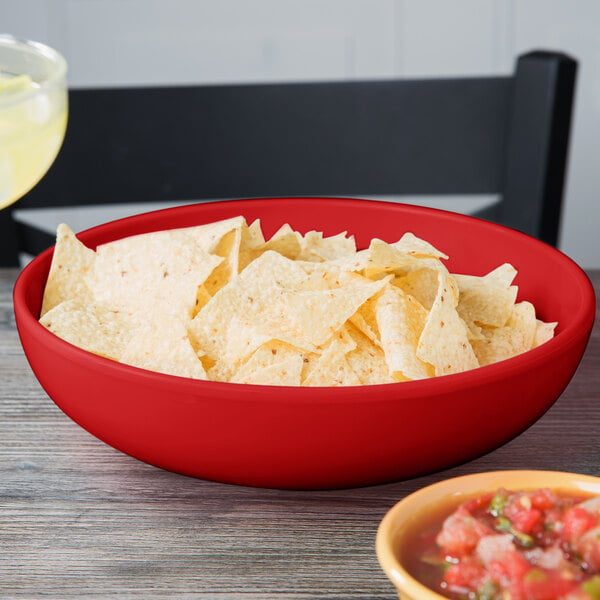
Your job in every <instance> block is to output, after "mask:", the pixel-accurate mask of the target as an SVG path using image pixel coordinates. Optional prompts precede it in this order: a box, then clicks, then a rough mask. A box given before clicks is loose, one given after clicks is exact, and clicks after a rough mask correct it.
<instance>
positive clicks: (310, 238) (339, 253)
mask: <svg viewBox="0 0 600 600" xmlns="http://www.w3.org/2000/svg"><path fill="white" fill-rule="evenodd" d="M347 235H348V233H347V232H346V231H343V232H342V233H339V234H337V235H333V236H329V237H324V236H323V233H321V232H320V231H309V232H308V233H307V234H306V235H305V236H304V237H302V239H301V250H300V253H299V255H298V256H297V257H296V258H297V259H298V260H306V261H310V262H323V261H326V260H337V259H344V258H347V257H350V256H353V255H354V254H355V253H356V242H355V240H354V236H350V237H347Z"/></svg>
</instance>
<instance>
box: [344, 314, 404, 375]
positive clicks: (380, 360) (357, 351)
mask: <svg viewBox="0 0 600 600" xmlns="http://www.w3.org/2000/svg"><path fill="white" fill-rule="evenodd" d="M345 327H346V331H347V332H348V333H349V335H350V336H351V337H352V339H353V340H354V344H355V348H354V349H353V350H351V351H350V352H348V353H347V354H346V360H347V361H348V364H349V365H350V367H351V368H352V370H353V371H354V372H355V373H356V375H357V376H358V378H359V380H360V382H361V384H362V385H375V384H381V383H394V381H395V379H394V378H393V377H392V376H391V375H390V374H389V368H388V365H387V362H386V360H385V354H384V353H383V350H382V349H381V347H380V346H379V344H377V345H376V344H374V343H373V341H372V340H371V339H370V338H368V337H367V336H366V335H364V334H363V333H362V332H361V331H359V330H358V329H357V328H356V327H354V326H353V325H351V324H346V326H345Z"/></svg>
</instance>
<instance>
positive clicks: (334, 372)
mask: <svg viewBox="0 0 600 600" xmlns="http://www.w3.org/2000/svg"><path fill="white" fill-rule="evenodd" d="M347 349H348V346H347V344H346V342H345V341H343V340H340V339H339V338H338V337H334V338H333V339H332V341H331V342H330V343H329V345H328V346H326V347H325V348H324V350H323V353H322V354H321V356H320V358H319V359H318V360H317V361H316V362H315V364H314V366H313V368H312V369H311V370H310V371H309V372H308V374H307V376H306V378H305V379H304V381H303V382H302V385H303V386H306V387H326V386H327V387H328V386H332V387H337V386H348V385H360V379H359V377H358V375H357V374H356V373H355V372H354V369H352V367H351V366H350V364H349V363H348V361H347V360H346V351H347Z"/></svg>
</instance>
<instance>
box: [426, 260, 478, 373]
mask: <svg viewBox="0 0 600 600" xmlns="http://www.w3.org/2000/svg"><path fill="white" fill-rule="evenodd" d="M438 278H439V286H438V292H437V295H436V298H435V300H434V302H433V305H432V307H431V310H430V311H429V314H428V315H427V319H426V321H425V326H424V327H423V332H422V333H421V337H420V338H419V344H418V346H417V356H418V357H419V358H420V359H421V360H422V361H424V362H427V363H429V364H431V365H433V367H434V369H435V375H448V374H451V373H460V372H462V371H466V370H468V369H475V368H476V367H478V366H479V362H478V361H477V357H476V356H475V353H474V352H473V348H472V346H471V343H470V340H469V335H468V330H467V326H466V325H465V323H464V321H463V320H462V319H461V318H460V316H459V314H458V312H457V310H456V307H457V305H458V289H457V286H456V283H455V281H454V279H453V278H452V276H450V275H449V274H447V273H444V272H442V271H439V272H438Z"/></svg>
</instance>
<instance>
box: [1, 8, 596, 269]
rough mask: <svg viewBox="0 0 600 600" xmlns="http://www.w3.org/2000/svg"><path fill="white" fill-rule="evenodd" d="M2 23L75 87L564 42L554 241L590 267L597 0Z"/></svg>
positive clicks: (420, 63) (285, 75) (44, 15)
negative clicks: (564, 131) (60, 61)
mask: <svg viewBox="0 0 600 600" xmlns="http://www.w3.org/2000/svg"><path fill="white" fill-rule="evenodd" d="M0 31H2V32H3V33H11V34H13V35H17V36H21V37H26V38H30V39H34V40H37V41H41V42H45V43H47V44H49V45H51V46H53V47H55V48H56V49H58V50H60V51H61V52H62V53H63V54H64V55H65V57H66V58H67V61H68V63H69V84H70V86H71V87H79V88H81V87H94V86H125V85H167V84H188V83H234V82H236V83H237V82H277V81H318V80H325V79H368V78H391V77H407V78H417V77H418V78H420V77H439V76H462V75H465V76H469V75H504V74H509V73H511V72H512V71H513V68H514V61H515V58H516V56H517V55H518V54H520V53H522V52H525V51H528V50H532V49H537V48H544V49H550V50H558V51H562V52H565V53H567V54H570V55H571V56H573V57H574V58H576V59H577V60H578V61H579V72H578V84H577V92H576V98H575V109H574V121H573V128H572V134H571V152H570V159H569V165H568V171H567V181H566V194H565V201H564V206H563V222H562V232H561V237H560V243H559V248H560V249H561V250H563V252H565V253H567V254H568V255H569V256H571V257H572V258H573V259H575V260H576V261H577V262H578V263H579V264H580V265H581V266H582V267H584V268H600V251H599V250H600V240H599V235H598V234H599V230H600V206H599V204H598V201H597V194H598V189H599V188H600V166H599V165H598V158H597V157H598V154H599V152H598V144H597V141H596V140H597V138H598V136H599V135H600V2H598V1H597V0H572V1H570V2H567V1H566V0H453V1H448V0H252V1H249V0H219V1H216V0H212V1H209V0H169V1H167V0H0ZM470 200H472V199H469V201H470ZM460 201H461V199H456V202H457V206H460ZM426 203H427V202H426ZM428 203H429V204H430V205H434V206H436V205H438V204H436V202H435V199H432V200H431V201H430V202H428ZM439 206H441V204H440V205H439ZM444 206H445V205H444ZM445 207H446V206H445ZM449 208H452V206H449ZM457 209H458V208H457ZM113 210H114V209H113ZM115 216H116V217H118V216H120V214H115ZM110 218H112V215H111V214H110V213H108V214H105V215H104V217H103V220H109V219H110ZM69 222H70V223H73V221H72V220H69ZM52 228H53V225H51V230H52Z"/></svg>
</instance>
